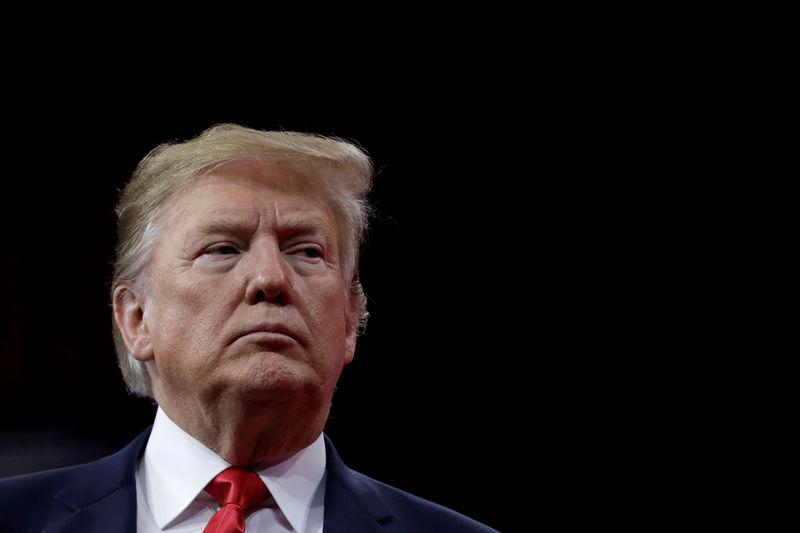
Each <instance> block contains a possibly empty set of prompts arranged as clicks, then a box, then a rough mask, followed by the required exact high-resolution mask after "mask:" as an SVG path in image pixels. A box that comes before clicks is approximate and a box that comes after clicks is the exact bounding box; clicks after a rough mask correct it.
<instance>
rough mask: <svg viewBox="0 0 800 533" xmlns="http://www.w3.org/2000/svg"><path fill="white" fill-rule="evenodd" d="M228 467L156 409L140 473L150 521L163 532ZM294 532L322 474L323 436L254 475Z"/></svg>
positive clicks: (218, 457) (298, 527) (300, 528)
mask: <svg viewBox="0 0 800 533" xmlns="http://www.w3.org/2000/svg"><path fill="white" fill-rule="evenodd" d="M229 466H231V465H230V463H228V462H227V461H226V460H225V459H223V458H222V457H221V456H219V455H218V454H217V453H215V452H214V451H212V450H211V449H209V448H208V447H206V446H205V445H204V444H203V443H201V442H200V441H198V440H197V439H195V438H194V437H192V436H191V435H190V434H188V433H186V432H185V431H184V430H183V429H181V428H180V427H179V426H178V425H177V424H175V422H173V421H172V420H170V418H169V417H168V416H167V415H166V413H164V411H163V410H162V409H161V408H160V407H159V408H158V410H157V412H156V417H155V422H154V423H153V430H152V432H151V434H150V439H149V441H148V443H147V447H146V449H145V452H144V457H143V459H142V464H141V465H140V472H142V474H143V476H142V477H143V478H144V483H143V489H144V494H145V497H146V498H147V500H148V505H149V506H150V509H151V511H152V513H153V518H154V519H155V521H156V524H158V526H159V527H160V528H162V529H163V528H164V527H165V526H167V525H168V524H169V523H170V522H172V521H173V520H175V518H177V516H178V515H179V514H180V513H181V512H182V511H183V510H184V509H186V508H187V507H188V506H189V504H190V503H192V501H194V499H195V498H197V497H198V496H199V495H203V494H205V492H204V489H205V487H206V485H207V484H208V483H209V482H210V481H211V480H212V479H214V477H215V476H216V475H217V474H219V473H220V472H222V471H223V470H225V469H226V468H228V467H229ZM257 472H258V474H259V476H260V477H261V479H262V480H263V481H264V484H265V485H266V486H267V488H268V489H269V491H270V494H272V496H273V497H274V498H275V503H276V504H277V505H278V507H279V508H280V510H281V511H282V512H283V514H284V516H286V519H287V520H288V521H289V523H290V524H291V525H292V527H293V528H294V530H295V531H303V528H304V527H305V522H306V518H307V516H308V512H309V509H310V507H311V504H312V499H313V497H314V494H315V493H316V491H317V488H318V487H319V484H320V483H321V482H322V479H323V477H324V474H325V442H324V439H323V437H322V434H320V436H319V437H318V438H317V440H315V441H314V442H313V443H312V444H311V445H310V446H308V447H307V448H304V449H302V450H300V451H299V452H297V453H296V454H295V455H293V456H292V457H290V458H289V459H287V460H286V461H284V462H282V463H279V464H277V465H275V466H272V467H269V468H266V469H262V470H258V471H257Z"/></svg>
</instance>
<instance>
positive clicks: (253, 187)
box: [168, 161, 335, 226]
mask: <svg viewBox="0 0 800 533" xmlns="http://www.w3.org/2000/svg"><path fill="white" fill-rule="evenodd" d="M263 217H269V218H274V219H275V220H276V221H279V222H281V224H283V225H287V224H288V225H292V224H300V223H304V224H311V225H322V226H326V225H333V224H334V223H335V217H334V214H333V210H332V208H331V205H330V202H329V200H328V198H327V197H326V195H325V194H324V192H323V191H322V190H321V188H320V186H319V185H318V184H317V183H316V182H315V181H314V180H313V179H312V178H310V177H309V176H307V175H305V174H303V173H301V172H299V171H297V170H294V169H292V168H291V167H289V166H288V165H286V164H282V163H279V162H263V161H240V162H235V163H229V164H227V165H225V166H223V167H221V168H219V169H217V170H215V171H214V172H212V173H210V174H209V175H207V176H204V177H201V178H198V179H197V180H196V181H194V182H193V183H192V184H191V185H190V186H189V187H188V188H187V189H186V190H185V191H184V192H183V193H182V194H181V195H180V196H179V197H178V198H177V199H176V200H175V201H174V203H173V204H172V206H171V207H170V209H169V211H168V225H169V226H173V225H197V224H204V223H208V221H215V220H218V221H222V222H225V221H227V222H230V223H233V222H238V223H239V224H241V223H246V222H250V223H256V222H258V220H259V219H261V218H263Z"/></svg>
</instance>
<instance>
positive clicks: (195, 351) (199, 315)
mask: <svg viewBox="0 0 800 533" xmlns="http://www.w3.org/2000/svg"><path fill="white" fill-rule="evenodd" d="M198 289H200V287H199V286H195V287H192V288H186V289H183V290H182V289H181V288H172V289H166V290H162V291H161V292H160V293H159V294H160V295H161V298H159V299H158V300H157V302H156V303H155V305H154V313H153V315H152V321H151V331H152V334H153V350H154V352H155V357H156V361H159V359H161V360H162V361H161V362H159V366H161V363H162V362H163V363H165V364H168V363H169V362H172V363H179V361H183V360H191V359H193V358H198V359H199V358H204V359H207V357H206V356H207V354H208V352H209V351H211V350H214V349H215V346H214V340H215V339H217V338H219V337H220V335H219V331H220V327H221V320H222V313H221V312H220V311H221V307H222V305H223V304H222V302H220V301H215V298H214V297H213V294H211V293H210V292H208V291H203V290H198Z"/></svg>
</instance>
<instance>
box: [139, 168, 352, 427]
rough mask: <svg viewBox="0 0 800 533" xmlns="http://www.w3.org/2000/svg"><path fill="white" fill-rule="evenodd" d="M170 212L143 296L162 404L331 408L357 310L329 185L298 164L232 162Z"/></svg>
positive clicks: (348, 358)
mask: <svg viewBox="0 0 800 533" xmlns="http://www.w3.org/2000/svg"><path fill="white" fill-rule="evenodd" d="M164 222H165V223H163V224H162V227H163V230H162V233H161V235H160V236H159V237H158V240H157V243H156V247H155V253H154V255H153V260H152V263H151V264H150V268H149V270H148V277H149V285H148V289H147V297H146V299H145V302H144V306H143V317H144V321H145V324H146V327H147V328H148V330H149V338H150V347H151V349H152V357H153V358H154V361H155V362H154V365H153V364H151V366H150V371H151V376H152V378H153V385H154V392H155V395H156V399H157V400H158V402H159V404H161V405H162V407H165V406H166V405H172V406H173V409H178V408H186V407H187V406H189V408H190V409H192V406H194V407H200V408H201V410H202V407H201V406H203V405H206V404H208V403H209V402H221V401H228V400H231V399H233V401H234V402H236V401H252V402H276V401H277V402H284V401H295V400H297V399H298V398H302V399H303V401H306V402H308V403H309V405H310V406H312V405H313V406H316V405H317V404H319V407H320V409H327V407H328V405H329V403H330V398H331V396H332V394H333V390H334V388H335V385H336V381H337V380H338V378H339V374H340V373H341V370H342V367H343V365H345V364H347V363H349V362H350V361H351V359H352V357H353V351H354V347H355V329H356V316H355V313H354V311H353V310H352V309H351V308H350V306H349V305H348V304H347V303H346V302H347V300H346V298H345V284H344V280H343V279H342V272H341V266H340V260H339V250H338V240H337V239H338V235H337V231H336V228H337V225H336V221H335V218H334V215H333V212H332V210H331V208H330V206H329V204H328V202H327V200H326V199H325V198H324V196H323V195H322V193H321V192H320V191H319V190H318V189H317V188H316V187H315V186H313V185H312V184H311V182H309V181H308V180H307V179H306V178H305V177H303V176H302V175H301V174H300V173H298V172H296V171H293V170H290V169H289V168H288V167H285V166H281V165H278V164H269V165H267V166H265V164H264V163H263V162H262V163H259V164H256V163H254V162H239V163H233V164H229V165H226V166H225V167H223V168H222V169H220V170H218V171H215V172H214V173H212V174H210V175H209V176H206V177H204V178H201V179H199V180H198V181H197V182H195V183H194V184H193V185H191V187H190V188H189V189H188V190H187V191H186V192H185V193H184V194H183V195H182V196H181V197H179V198H178V199H177V201H176V202H175V203H174V204H173V206H172V207H171V208H170V209H169V210H168V212H167V213H166V214H165V221H164ZM181 405H182V406H183V407H179V406H181ZM174 415H175V414H174V413H173V416H174Z"/></svg>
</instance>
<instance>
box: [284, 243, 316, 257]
mask: <svg viewBox="0 0 800 533" xmlns="http://www.w3.org/2000/svg"><path fill="white" fill-rule="evenodd" d="M287 252H288V254H289V255H293V256H295V257H301V258H303V259H321V258H323V257H324V256H325V252H324V251H323V250H322V247H321V246H319V245H317V244H298V245H297V246H293V247H291V248H290V249H289V250H288V251H287Z"/></svg>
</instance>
